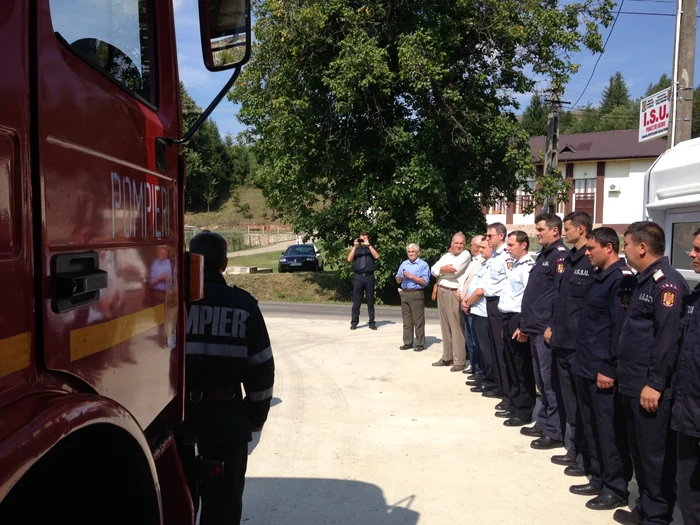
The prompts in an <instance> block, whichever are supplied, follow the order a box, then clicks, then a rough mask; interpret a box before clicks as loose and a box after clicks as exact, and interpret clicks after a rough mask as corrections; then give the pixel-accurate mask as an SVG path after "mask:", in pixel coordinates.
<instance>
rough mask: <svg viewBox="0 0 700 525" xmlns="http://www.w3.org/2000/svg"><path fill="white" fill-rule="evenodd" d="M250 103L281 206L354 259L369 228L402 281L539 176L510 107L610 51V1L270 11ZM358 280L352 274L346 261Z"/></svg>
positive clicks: (244, 102)
mask: <svg viewBox="0 0 700 525" xmlns="http://www.w3.org/2000/svg"><path fill="white" fill-rule="evenodd" d="M253 4H254V18H255V20H256V25H255V37H256V44H255V46H254V50H253V55H252V58H251V62H250V63H249V64H248V65H247V66H246V67H245V68H244V70H243V73H242V75H241V77H240V78H239V80H238V81H237V84H236V86H235V88H234V90H233V92H232V93H231V94H230V99H231V100H232V101H234V102H238V103H240V104H241V111H240V113H239V119H240V120H241V121H242V122H243V123H244V124H246V125H248V126H249V129H250V132H249V137H250V140H254V141H255V153H256V155H257V159H258V162H259V165H258V169H257V178H258V180H260V181H261V182H262V184H263V186H264V192H265V195H266V197H267V198H268V202H269V203H270V205H271V206H272V207H273V208H275V209H278V210H281V211H282V212H283V213H284V217H285V220H287V221H289V222H291V223H292V224H293V225H294V227H295V228H297V229H298V230H300V231H304V232H308V233H309V234H313V235H315V236H316V237H318V238H320V239H322V240H323V241H324V245H325V247H326V252H327V253H328V254H329V255H330V257H331V258H336V259H337V260H338V261H340V260H342V256H343V254H344V253H345V250H346V249H347V247H348V246H349V245H350V243H351V240H352V239H353V238H354V237H355V236H356V235H357V232H358V231H359V230H361V229H368V230H369V231H370V232H371V233H372V237H373V239H374V240H375V242H376V244H377V245H378V246H379V247H380V248H381V252H382V264H381V265H380V270H379V271H378V284H379V285H380V286H386V285H388V284H389V283H391V281H392V278H393V275H394V272H395V271H396V267H397V266H398V264H399V262H400V261H401V259H403V258H404V257H405V253H404V247H405V244H406V242H409V241H413V242H418V243H420V245H421V246H422V247H423V248H424V250H423V255H424V257H426V258H427V259H432V258H434V257H436V256H437V254H438V253H440V252H442V251H444V249H445V245H446V243H447V242H448V241H447V240H448V239H449V236H450V234H451V233H452V232H454V231H455V230H459V229H463V230H465V231H467V232H473V231H483V228H484V218H483V215H482V213H481V205H482V204H485V205H489V204H491V203H492V202H493V201H494V200H496V199H500V198H507V199H512V198H513V197H514V193H515V190H516V189H517V188H518V187H519V186H520V184H521V183H522V182H523V181H524V180H527V179H528V178H534V167H533V164H532V157H531V153H530V148H529V144H528V136H527V133H525V132H524V131H523V130H522V128H521V127H520V125H519V123H518V122H517V119H516V118H515V115H514V114H513V112H512V110H511V108H512V107H514V105H515V95H517V94H521V93H528V92H531V91H532V89H533V87H534V81H533V78H532V75H539V76H545V75H546V76H547V77H549V78H552V79H553V81H555V82H557V83H559V84H560V85H564V84H565V83H566V81H567V80H568V78H569V76H570V75H571V74H572V73H573V72H575V71H576V69H577V66H576V64H573V63H572V62H571V61H570V59H569V57H570V56H571V55H572V53H573V52H575V51H576V50H580V49H582V48H583V47H587V48H589V49H591V50H593V51H595V52H600V51H601V50H602V41H601V35H600V33H599V31H598V28H599V24H600V23H602V24H603V25H607V24H609V22H610V21H611V17H610V9H611V7H612V5H613V4H612V2H611V1H609V0H601V1H599V0H594V1H586V2H585V3H575V2H574V3H569V4H566V5H562V4H560V3H558V2H556V1H555V0H545V1H541V0H491V1H489V2H473V1H470V0H450V1H444V2H425V3H423V2H416V1H414V0H405V1H404V0H387V1H385V2H381V3H376V4H375V3H372V2H367V1H366V0H325V1H322V2H320V1H317V0H295V1H294V2H293V8H292V2H291V1H290V0H255V1H254V2H253ZM342 268H343V271H344V272H347V274H349V269H348V268H347V265H343V266H342Z"/></svg>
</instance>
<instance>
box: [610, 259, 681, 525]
mask: <svg viewBox="0 0 700 525" xmlns="http://www.w3.org/2000/svg"><path fill="white" fill-rule="evenodd" d="M687 294H688V285H687V283H686V282H685V280H684V279H683V277H681V275H680V274H679V273H678V272H677V271H676V270H675V269H674V268H673V267H671V265H670V263H669V261H668V257H661V258H659V259H658V260H657V261H655V262H654V263H653V264H651V265H650V266H649V267H648V268H647V269H646V270H644V271H643V272H642V273H641V274H640V275H639V280H638V283H637V288H636V289H635V291H634V293H633V294H632V299H631V302H630V305H629V307H628V309H627V319H626V320H625V323H624V325H623V326H622V333H621V334H620V340H619V342H618V348H619V355H620V357H619V361H618V364H617V380H618V386H619V389H620V393H621V394H622V405H623V410H624V412H625V417H626V418H627V431H628V432H629V439H630V446H631V450H632V461H633V463H634V471H635V475H636V478H637V484H638V485H639V494H640V497H639V499H638V500H637V510H638V511H639V513H640V515H641V516H642V517H643V518H644V523H645V524H648V523H664V524H665V523H670V522H671V519H672V516H671V515H672V513H673V505H674V504H675V500H676V491H675V479H676V457H675V447H676V443H675V436H673V431H672V430H671V429H670V426H669V424H670V420H671V389H670V386H671V385H670V382H671V374H672V372H673V369H674V367H675V365H676V358H677V356H678V343H679V339H680V333H681V314H682V312H683V297H684V296H685V295H687ZM646 386H649V387H651V388H653V389H655V390H657V391H659V392H661V398H660V399H659V407H658V409H657V411H656V412H647V411H646V410H645V409H644V408H643V407H642V406H641V405H640V394H641V392H642V390H643V389H644V387H646Z"/></svg>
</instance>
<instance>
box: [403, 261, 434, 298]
mask: <svg viewBox="0 0 700 525" xmlns="http://www.w3.org/2000/svg"><path fill="white" fill-rule="evenodd" d="M404 270H407V271H408V272H410V273H412V274H413V275H415V276H416V277H422V278H423V279H425V282H426V283H427V282H429V281H430V267H429V266H428V263H427V262H425V261H424V260H423V259H421V258H420V257H418V258H417V259H416V261H415V262H411V260H410V259H406V260H405V261H404V262H402V263H401V266H399V271H398V272H396V277H403V271H404ZM423 288H425V286H421V285H420V284H418V283H417V282H415V281H413V280H411V279H408V278H406V277H404V279H403V281H402V282H401V289H402V290H422V289H423Z"/></svg>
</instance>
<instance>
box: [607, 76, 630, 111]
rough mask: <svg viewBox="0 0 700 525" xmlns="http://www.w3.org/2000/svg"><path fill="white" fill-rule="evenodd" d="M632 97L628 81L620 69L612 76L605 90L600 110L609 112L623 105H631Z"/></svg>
mask: <svg viewBox="0 0 700 525" xmlns="http://www.w3.org/2000/svg"><path fill="white" fill-rule="evenodd" d="M631 105H632V99H630V93H629V89H627V83H626V82H625V79H624V78H622V73H620V72H619V71H618V72H617V73H615V74H614V75H613V76H611V77H610V83H609V84H608V87H606V88H605V89H604V90H603V99H602V100H601V102H600V111H601V113H603V114H609V113H611V112H612V110H613V109H615V108H617V107H619V106H623V107H627V108H628V107H630V106H631Z"/></svg>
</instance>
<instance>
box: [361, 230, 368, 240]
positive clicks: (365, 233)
mask: <svg viewBox="0 0 700 525" xmlns="http://www.w3.org/2000/svg"><path fill="white" fill-rule="evenodd" d="M363 235H366V236H367V237H368V238H369V232H366V231H361V232H360V235H359V237H362V236H363Z"/></svg>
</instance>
